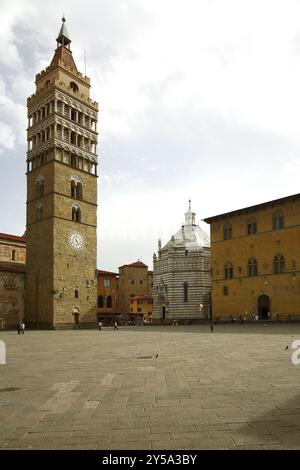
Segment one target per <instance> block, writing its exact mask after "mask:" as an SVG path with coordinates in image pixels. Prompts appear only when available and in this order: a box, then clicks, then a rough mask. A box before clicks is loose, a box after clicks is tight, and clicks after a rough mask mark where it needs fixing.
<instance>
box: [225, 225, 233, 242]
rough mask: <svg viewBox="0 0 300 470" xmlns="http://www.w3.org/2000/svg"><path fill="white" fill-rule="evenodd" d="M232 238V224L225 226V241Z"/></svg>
mask: <svg viewBox="0 0 300 470" xmlns="http://www.w3.org/2000/svg"><path fill="white" fill-rule="evenodd" d="M231 238H232V227H231V225H230V224H225V225H224V226H223V240H230V239H231Z"/></svg>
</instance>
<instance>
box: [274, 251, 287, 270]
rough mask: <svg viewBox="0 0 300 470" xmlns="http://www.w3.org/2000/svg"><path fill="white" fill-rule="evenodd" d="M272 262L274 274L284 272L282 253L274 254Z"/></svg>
mask: <svg viewBox="0 0 300 470" xmlns="http://www.w3.org/2000/svg"><path fill="white" fill-rule="evenodd" d="M273 264H274V273H275V274H280V273H284V271H285V259H284V256H282V255H277V256H275V258H274V262H273Z"/></svg>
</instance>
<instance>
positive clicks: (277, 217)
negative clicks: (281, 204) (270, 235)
mask: <svg viewBox="0 0 300 470" xmlns="http://www.w3.org/2000/svg"><path fill="white" fill-rule="evenodd" d="M283 227H284V217H283V213H282V212H275V214H273V230H280V229H281V228H283Z"/></svg>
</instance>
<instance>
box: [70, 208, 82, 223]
mask: <svg viewBox="0 0 300 470" xmlns="http://www.w3.org/2000/svg"><path fill="white" fill-rule="evenodd" d="M72 220H73V222H81V209H80V207H79V206H77V205H76V204H74V206H73V207H72Z"/></svg>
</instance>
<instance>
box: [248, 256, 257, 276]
mask: <svg viewBox="0 0 300 470" xmlns="http://www.w3.org/2000/svg"><path fill="white" fill-rule="evenodd" d="M248 276H249V277H254V276H257V261H256V259H254V258H251V259H249V261H248Z"/></svg>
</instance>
